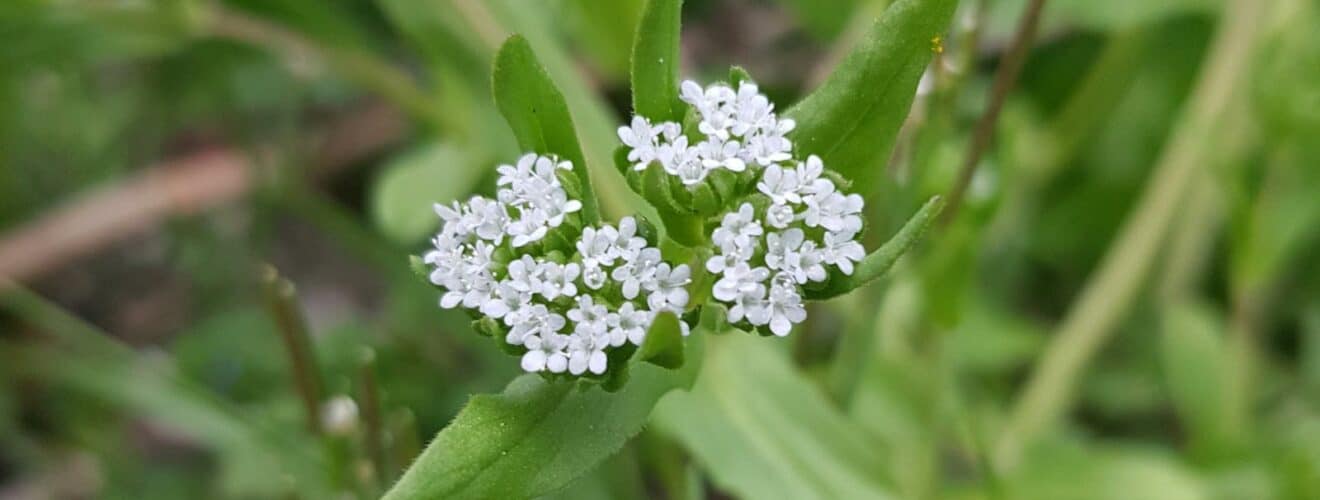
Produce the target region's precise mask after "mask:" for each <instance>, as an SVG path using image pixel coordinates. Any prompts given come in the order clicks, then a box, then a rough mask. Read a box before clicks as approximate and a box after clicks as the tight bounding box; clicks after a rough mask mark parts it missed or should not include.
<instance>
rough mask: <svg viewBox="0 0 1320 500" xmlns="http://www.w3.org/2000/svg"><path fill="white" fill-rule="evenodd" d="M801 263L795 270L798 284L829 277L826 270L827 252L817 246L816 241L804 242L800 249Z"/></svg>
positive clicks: (794, 276) (794, 274)
mask: <svg viewBox="0 0 1320 500" xmlns="http://www.w3.org/2000/svg"><path fill="white" fill-rule="evenodd" d="M798 256H799V257H798V258H799V259H800V260H799V264H798V267H797V269H795V270H794V272H793V278H794V279H796V280H797V282H798V284H806V283H807V282H808V281H825V278H827V277H829V276H828V274H827V273H826V272H825V266H824V265H823V263H824V262H825V254H824V252H821V251H820V250H819V249H817V248H816V242H814V241H811V240H807V241H804V242H802V247H801V248H799V249H798Z"/></svg>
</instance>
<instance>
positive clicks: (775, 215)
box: [765, 205, 797, 229]
mask: <svg viewBox="0 0 1320 500" xmlns="http://www.w3.org/2000/svg"><path fill="white" fill-rule="evenodd" d="M796 217H797V214H796V213H795V212H793V207H792V206H791V205H770V207H769V208H766V209H765V223H766V224H769V225H770V227H773V228H776V229H783V228H786V227H788V225H789V224H792V223H793V219H795V218H796Z"/></svg>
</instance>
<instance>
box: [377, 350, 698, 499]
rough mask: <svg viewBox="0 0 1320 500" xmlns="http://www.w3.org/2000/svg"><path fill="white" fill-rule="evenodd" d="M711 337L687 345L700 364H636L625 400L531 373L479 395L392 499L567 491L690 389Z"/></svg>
mask: <svg viewBox="0 0 1320 500" xmlns="http://www.w3.org/2000/svg"><path fill="white" fill-rule="evenodd" d="M702 328H703V329H704V328H705V326H704V325H703V327H702ZM704 337H705V334H704V332H702V331H701V329H699V330H698V331H695V332H693V333H692V335H690V336H688V337H687V342H686V343H687V346H686V349H687V356H688V357H689V358H691V359H692V360H694V361H695V362H692V363H688V364H687V366H684V367H683V368H682V369H680V370H667V369H664V368H661V367H658V366H654V365H651V364H648V363H633V364H632V365H631V366H630V367H629V371H630V375H629V379H628V381H627V383H626V384H624V385H623V387H622V388H621V389H620V390H619V391H617V392H613V393H610V392H605V390H604V389H602V388H601V387H600V386H599V385H598V384H596V383H592V382H587V381H578V382H563V381H559V382H547V381H546V380H545V379H543V378H541V377H540V376H538V375H523V376H521V377H518V378H517V379H515V380H514V381H513V382H512V383H510V384H509V386H508V388H506V389H505V390H504V392H502V393H500V394H492V395H479V396H475V397H473V398H472V400H471V401H470V402H469V403H468V405H467V407H466V408H464V409H463V411H461V412H459V414H458V416H457V417H455V418H454V421H453V422H452V423H450V424H449V426H448V427H445V429H444V430H442V431H440V434H439V435H437V436H436V438H435V440H433V441H432V442H431V444H430V445H428V446H427V447H426V450H425V451H423V452H422V455H421V456H419V457H418V458H417V460H416V461H415V462H414V463H413V465H412V467H410V468H409V469H408V471H407V472H406V473H404V475H403V477H402V478H401V479H399V482H398V483H397V484H395V485H394V487H393V488H392V489H390V491H389V493H387V494H386V495H385V498H386V499H411V498H420V499H430V498H446V499H457V498H530V497H534V496H538V495H544V494H548V493H551V492H554V491H556V490H558V489H560V488H563V487H564V486H565V485H567V484H569V482H571V481H572V480H574V479H576V478H578V477H580V476H582V475H584V474H586V473H588V472H590V471H591V470H592V469H593V468H594V467H595V466H596V465H597V464H599V463H600V462H601V460H603V459H605V458H606V457H608V456H610V455H612V454H614V453H615V452H617V451H618V450H619V449H620V448H621V447H622V446H623V445H624V443H626V442H627V441H628V439H629V438H631V437H632V436H633V435H635V434H637V432H638V431H640V430H641V429H642V426H643V425H645V423H646V420H647V418H648V416H649V415H650V413H651V408H652V407H653V406H654V405H655V403H656V401H658V400H659V399H660V397H661V396H663V395H665V394H666V393H668V392H669V391H671V390H673V389H676V388H687V387H691V385H692V382H693V381H694V380H695V379H696V374H697V368H698V365H700V359H701V358H702V351H703V346H702V342H703V339H704Z"/></svg>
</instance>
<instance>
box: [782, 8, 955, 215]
mask: <svg viewBox="0 0 1320 500" xmlns="http://www.w3.org/2000/svg"><path fill="white" fill-rule="evenodd" d="M957 4H958V2H957V0H899V1H898V2H895V3H894V5H891V6H890V7H889V8H888V9H886V10H885V12H884V15H882V16H881V17H880V19H879V20H877V21H876V22H875V24H874V25H873V26H872V27H871V31H870V32H869V33H867V35H866V37H865V38H863V39H862V41H861V43H860V44H859V45H858V46H857V47H856V48H855V49H853V51H852V52H851V53H849V54H848V56H847V57H846V58H844V60H843V62H842V63H841V64H840V65H839V67H838V69H836V70H834V73H833V74H831V75H830V76H829V78H828V79H826V80H825V83H824V84H822V85H821V86H820V88H818V89H816V91H815V92H812V93H811V95H809V96H807V97H806V98H805V99H803V100H802V102H800V103H798V104H797V105H796V106H793V107H792V108H791V109H789V110H788V112H787V117H788V118H792V119H794V120H797V128H796V129H795V130H794V131H793V132H792V135H791V138H792V139H793V144H794V147H795V148H796V149H797V151H798V153H799V154H800V155H802V156H805V155H808V154H815V155H819V156H820V157H821V159H822V160H824V161H825V166H826V167H828V168H831V169H834V170H837V171H838V172H840V173H842V174H843V175H844V176H845V177H847V178H848V179H849V180H851V181H853V183H854V184H855V185H856V187H857V190H858V191H860V192H862V193H864V194H870V193H872V192H874V191H875V190H874V189H873V188H874V186H873V184H874V179H875V178H876V176H877V175H879V173H880V172H881V171H883V167H884V164H885V162H886V161H887V160H888V159H889V156H890V151H891V150H892V149H893V145H894V139H895V137H896V136H897V135H898V130H899V128H900V127H901V126H902V125H903V121H904V120H905V119H907V115H908V109H909V107H911V105H912V100H913V98H914V97H915V96H916V91H917V82H919V81H920V80H921V75H922V73H923V72H924V71H925V70H926V65H927V64H928V63H929V62H930V59H931V56H932V55H933V53H934V52H933V50H932V48H931V45H932V39H933V38H935V37H937V36H940V35H941V34H942V33H944V31H945V28H946V27H947V26H948V25H949V20H950V18H952V16H953V11H954V8H955V7H956V6H957Z"/></svg>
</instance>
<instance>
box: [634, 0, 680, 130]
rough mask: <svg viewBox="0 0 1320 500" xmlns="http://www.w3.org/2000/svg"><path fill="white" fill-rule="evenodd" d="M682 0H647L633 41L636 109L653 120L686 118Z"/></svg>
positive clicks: (638, 112) (636, 111) (675, 120)
mask: <svg viewBox="0 0 1320 500" xmlns="http://www.w3.org/2000/svg"><path fill="white" fill-rule="evenodd" d="M682 12H683V0H648V1H647V2H646V10H644V11H642V21H641V23H640V24H639V25H638V27H637V38H636V39H635V40H634V41H633V54H632V94H633V112H635V113H637V114H638V115H641V116H644V117H646V118H649V119H650V120H651V121H674V122H681V121H682V120H683V112H684V108H683V105H682V102H681V101H679V99H678V39H679V30H680V25H681V24H682Z"/></svg>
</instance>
